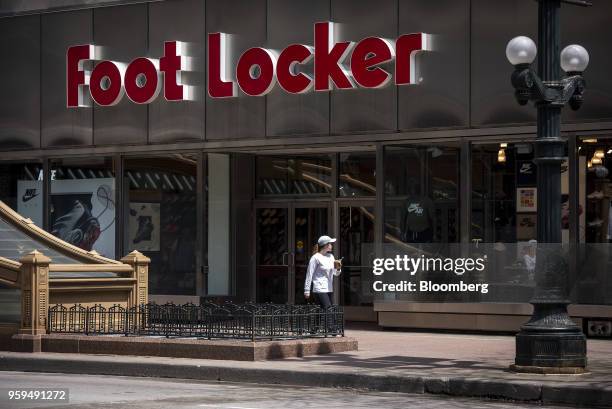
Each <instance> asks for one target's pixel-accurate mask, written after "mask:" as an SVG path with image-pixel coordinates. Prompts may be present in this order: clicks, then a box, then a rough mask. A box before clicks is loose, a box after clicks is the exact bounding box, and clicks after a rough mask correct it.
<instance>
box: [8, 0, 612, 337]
mask: <svg viewBox="0 0 612 409" xmlns="http://www.w3.org/2000/svg"><path fill="white" fill-rule="evenodd" d="M6 3H7V4H8V6H6V8H5V9H4V10H2V12H3V13H4V17H2V18H1V19H0V34H1V35H2V38H4V39H5V41H3V43H2V44H0V49H1V50H2V55H3V56H4V58H3V64H2V66H1V67H0V71H1V72H2V75H1V76H0V83H1V89H2V90H3V91H4V99H3V101H2V102H0V169H1V171H0V175H1V176H0V177H1V178H2V181H1V183H0V200H2V201H4V202H6V203H8V204H9V205H10V206H11V207H13V208H14V209H15V210H17V211H18V212H20V213H21V214H23V215H24V216H27V217H30V218H31V219H32V220H33V221H34V222H35V223H36V224H38V225H40V226H42V227H43V228H45V229H47V230H49V231H51V232H53V233H54V234H56V235H58V236H59V237H61V238H63V239H64V240H67V241H71V242H72V243H74V244H77V245H79V246H80V247H83V248H86V249H87V250H95V251H97V252H98V253H100V254H103V255H105V256H108V257H113V258H117V257H119V256H120V255H122V254H126V253H127V252H128V251H131V250H134V249H137V250H139V251H141V252H143V253H144V254H146V255H147V256H149V257H150V258H151V260H152V263H151V268H150V273H149V274H150V285H149V288H150V293H151V298H152V299H154V300H155V299H157V300H159V301H163V300H173V301H177V302H180V301H188V300H189V301H197V300H198V299H199V298H200V297H223V298H225V297H227V298H230V299H234V300H256V301H261V302H266V301H273V302H281V303H284V302H290V303H301V302H304V299H303V288H302V287H303V281H304V273H305V267H306V264H307V262H308V258H309V255H310V251H311V247H312V244H314V242H315V239H316V238H317V237H318V236H319V235H322V234H325V233H327V234H330V235H333V236H335V237H338V246H337V247H338V249H337V250H336V252H337V253H338V254H340V255H341V256H344V264H345V269H344V273H343V275H342V276H341V277H340V278H339V281H338V283H337V284H338V285H337V287H336V288H337V291H336V297H337V301H338V302H339V303H341V304H344V305H346V306H347V307H351V308H347V314H348V315H349V317H352V318H355V319H364V320H376V319H377V316H376V312H377V311H378V314H379V322H381V325H387V326H424V327H431V326H432V325H428V324H423V322H432V321H435V320H436V318H435V317H436V315H435V314H442V315H444V313H445V311H443V310H440V309H438V311H437V312H436V311H433V310H435V308H434V309H426V310H422V311H418V308H417V310H415V309H414V308H415V303H410V304H411V305H410V306H409V307H405V305H404V304H405V303H404V304H402V303H396V304H393V303H389V305H392V306H393V307H392V308H390V309H389V308H386V307H384V306H381V305H382V304H384V303H378V304H380V305H379V306H378V307H376V308H374V307H375V306H374V304H376V300H375V299H374V296H373V293H372V291H371V267H370V260H371V258H372V257H373V255H374V254H375V253H376V252H377V251H379V250H380V249H381V248H382V246H383V245H384V243H396V242H403V243H464V244H473V243H511V244H516V243H523V242H529V240H533V239H535V238H536V237H535V234H536V233H535V232H536V228H535V226H536V225H537V223H538V212H537V209H536V204H535V203H534V200H533V198H534V197H535V195H536V193H535V187H536V185H535V172H536V171H537V169H536V167H535V165H534V164H533V162H532V159H533V143H532V142H533V140H534V138H535V125H534V124H535V114H536V111H535V109H533V107H529V106H527V107H521V106H519V105H518V104H517V103H516V101H515V100H514V95H513V88H512V86H511V85H510V80H509V78H510V74H511V72H512V66H510V65H509V64H508V62H507V60H506V58H505V55H504V50H505V45H506V43H507V41H508V40H509V39H510V38H512V37H514V36H515V35H519V34H523V35H529V36H531V37H533V38H535V37H536V31H537V27H536V21H537V5H536V3H535V2H533V1H529V0H515V1H504V2H491V1H486V0H471V1H470V0H460V1H458V0H446V1H438V2H431V1H424V0H408V1H399V0H385V1H376V2H373V1H369V0H360V1H355V0H321V1H307V2H305V1H284V0H267V1H266V0H256V1H253V0H248V1H247V0H242V1H241V0H231V1H228V0H223V1H216V0H215V1H213V0H208V1H199V0H176V1H153V2H134V1H124V2H117V1H113V2H104V1H101V2H98V3H97V4H95V5H94V6H92V5H91V4H90V3H91V2H82V1H76V0H75V1H73V2H66V7H65V8H61V9H58V8H54V7H56V6H54V5H53V2H49V7H48V8H46V9H43V10H40V9H35V10H29V9H20V8H19V7H24V6H23V5H20V2H16V1H15V2H6ZM11 3H12V4H11ZM85 3H88V4H87V5H85ZM593 3H594V7H591V8H589V9H585V10H580V12H581V13H582V15H583V18H581V19H575V18H573V17H572V12H573V11H572V9H570V8H564V9H563V11H562V18H563V19H564V24H563V25H562V26H563V29H564V31H563V33H562V41H563V43H564V44H569V43H580V44H582V45H583V46H584V47H585V48H586V49H587V50H588V51H589V53H590V55H591V65H590V67H589V68H588V70H587V71H586V72H585V78H586V81H587V92H586V94H585V101H584V105H583V107H582V108H581V110H579V111H576V112H574V111H570V110H569V109H568V110H566V111H564V113H563V115H564V116H563V121H564V125H563V128H562V131H563V137H564V138H566V139H567V163H566V166H564V173H563V175H564V176H563V177H562V193H563V195H562V196H563V197H561V198H560V205H562V206H563V211H564V213H563V214H564V219H563V226H562V227H563V241H564V243H576V244H578V243H584V244H591V243H592V244H597V245H604V244H605V245H606V246H605V247H606V250H605V251H606V252H607V244H608V243H609V242H610V240H611V239H612V227H610V226H612V220H610V217H609V215H610V214H612V212H611V211H610V208H611V207H610V200H611V198H612V184H611V183H612V182H610V180H611V179H610V176H609V174H608V172H607V169H609V166H610V165H612V160H611V159H610V158H612V156H611V155H612V81H610V79H609V73H610V72H612V57H611V56H610V47H609V45H608V44H607V42H606V39H607V38H610V37H611V36H612V24H610V23H611V22H612V21H610V16H611V15H612V4H609V3H608V2H605V1H594V2H593ZM321 22H334V30H333V31H331V30H330V31H327V33H332V32H333V41H334V43H333V44H332V45H331V46H330V47H332V46H333V45H334V44H339V43H343V42H348V41H351V42H355V43H358V42H360V41H361V40H363V39H365V38H379V39H386V40H391V41H389V44H392V46H389V47H390V48H389V50H391V51H392V52H395V53H396V54H397V57H398V58H399V56H400V55H401V52H400V49H399V40H397V39H399V38H401V36H402V35H407V34H413V33H425V34H428V39H429V43H428V44H427V45H426V46H422V47H421V49H420V50H418V52H415V53H414V55H413V58H411V63H410V64H407V63H406V62H405V61H404V64H403V65H402V64H399V66H400V67H404V69H409V70H411V71H412V70H414V72H413V73H412V74H413V76H412V77H411V76H408V78H409V80H406V83H402V82H401V80H398V76H399V77H400V78H401V76H402V75H403V76H404V77H406V75H407V74H406V73H405V72H398V68H397V67H398V62H399V61H395V62H391V61H389V62H384V63H383V64H382V65H380V68H382V69H384V70H386V72H388V73H389V74H390V80H389V81H386V84H382V83H381V84H375V85H376V86H372V87H364V86H362V85H363V84H362V83H363V82H364V81H363V78H362V81H361V82H360V81H357V84H356V85H351V86H350V88H351V89H341V88H343V87H342V84H339V81H338V80H339V79H342V78H344V77H341V75H343V74H337V73H336V75H340V77H338V76H337V77H335V78H332V80H333V82H334V83H335V86H333V87H330V84H331V83H330V81H329V80H327V79H326V78H325V81H324V82H327V84H326V85H321V86H318V85H317V84H316V78H313V81H312V84H308V86H312V87H313V88H323V89H320V90H315V89H312V90H310V91H308V90H307V89H306V87H305V88H304V89H300V90H299V91H297V92H288V91H287V90H286V89H285V87H284V86H283V83H282V81H281V83H280V84H279V83H277V84H276V85H274V86H272V85H273V84H272V85H271V86H270V87H267V88H268V89H265V90H262V91H261V92H260V91H255V93H260V94H262V95H258V96H255V95H247V93H249V92H251V91H249V88H248V84H246V82H243V83H240V84H238V82H239V81H238V78H236V75H235V71H236V69H237V67H238V66H239V60H240V57H241V55H243V56H244V54H243V53H245V51H247V50H248V49H252V48H253V47H259V50H262V49H264V48H265V49H267V50H274V51H277V52H278V53H281V52H282V50H285V49H287V47H288V46H289V45H291V44H302V45H306V46H315V47H317V46H318V45H317V44H316V42H317V41H316V34H315V31H316V30H315V26H316V24H317V23H321ZM211 33H224V34H227V36H226V37H224V38H227V41H226V43H221V42H219V46H222V45H225V46H227V47H226V48H223V50H222V51H221V52H220V54H219V56H218V57H219V58H221V57H222V56H223V53H225V57H226V59H223V61H226V63H227V64H225V66H226V68H227V76H224V75H223V73H224V72H222V69H221V68H222V67H223V66H224V64H223V61H221V59H214V58H213V55H212V54H211V52H210V51H211V50H210V47H211V44H212V43H211V36H210V34H211ZM213 39H214V38H213ZM396 40H397V41H396ZM167 42H181V43H182V44H186V45H188V46H187V47H186V50H185V54H184V55H183V58H184V61H185V62H186V63H185V66H184V67H183V66H182V65H181V68H182V71H183V72H181V76H180V81H179V80H177V83H176V84H174V85H179V84H180V85H182V86H184V88H185V90H184V92H182V93H181V96H180V97H177V99H178V100H169V99H172V98H171V97H170V98H169V97H168V95H167V94H166V92H167V91H168V89H169V85H168V84H167V83H166V82H164V86H163V87H162V86H161V82H162V78H165V77H163V76H162V75H161V74H160V76H159V77H158V79H159V81H160V84H159V85H160V86H159V88H160V90H158V93H159V95H157V97H156V98H153V97H152V98H150V100H147V101H146V102H143V103H136V102H134V95H130V94H129V91H128V93H127V94H126V95H123V97H122V98H120V99H119V97H117V99H116V100H113V101H110V102H109V103H102V104H101V103H99V101H97V100H96V101H94V100H92V95H94V94H92V93H91V90H89V89H88V88H91V87H78V86H77V88H76V89H78V90H79V92H82V94H80V97H79V99H78V101H80V102H79V103H77V104H76V105H77V106H67V105H70V103H68V104H67V94H68V93H69V92H70V91H69V90H70V86H69V82H70V79H69V78H70V76H69V73H68V71H69V66H68V61H67V52H68V50H69V48H70V47H74V46H78V45H92V46H95V50H96V51H95V58H92V59H95V61H96V63H97V64H98V65H100V64H101V63H100V62H101V61H114V62H117V63H124V64H127V63H130V62H131V61H134V60H135V59H137V58H139V57H147V58H149V59H160V58H162V57H163V56H165V55H167V54H166V49H165V43H167ZM394 47H395V48H394ZM93 49H94V48H92V50H93ZM354 50H355V48H353V52H354ZM314 52H315V53H316V51H314ZM316 58H317V57H316V54H315V58H314V59H316ZM347 58H348V57H347ZM217 61H218V62H219V65H218V66H217V65H216V64H212V65H211V62H217ZM271 61H272V60H271ZM347 61H348V60H347ZM187 62H188V63H187ZM412 62H414V65H412ZM162 65H163V64H162ZM277 67H278V65H277ZM91 68H93V67H91ZM247 68H248V67H247ZM78 69H81V70H83V72H85V71H87V67H86V65H83V66H82V67H81V66H79V68H77V69H76V70H77V71H78ZM111 69H112V67H111ZM157 69H159V70H163V69H164V68H163V67H161V66H158V68H157ZM258 69H259V71H258V72H254V71H249V73H250V74H249V76H250V78H251V80H255V79H257V78H259V77H260V76H261V75H266V71H265V69H264V68H262V67H259V68H258ZM292 69H295V68H292ZM292 69H289V74H290V75H293V76H297V75H298V74H299V73H302V74H306V75H308V76H311V77H317V75H319V74H317V68H315V67H314V66H313V61H312V59H311V60H308V59H305V60H304V64H300V68H298V69H297V71H291V70H292ZM211 70H212V71H214V72H211ZM332 71H333V70H332ZM370 72H371V70H370ZM217 74H218V75H217ZM279 75H280V74H279ZM102 77H104V76H102ZM353 77H356V75H353ZM84 78H85V76H84V77H83V81H85V79H84ZM122 78H124V79H125V78H128V76H127V74H126V76H125V77H122ZM177 78H178V77H177ZM346 78H349V77H348V74H347V77H346ZM102 79H104V78H102ZM353 79H354V78H353ZM149 80H150V79H149ZM247 80H248V78H247ZM231 82H234V83H236V84H235V85H237V86H235V87H234V88H232V85H231V84H230V83H231ZM213 83H215V84H217V85H218V86H219V88H212V87H211V85H212V84H213ZM223 83H225V84H230V85H226V86H224V85H223ZM99 84H100V85H99V87H100V89H99V90H98V91H100V93H101V94H104V93H105V92H106V91H108V89H107V88H108V84H106V85H104V83H103V81H102V80H101V81H100V83H99ZM111 84H112V80H111ZM145 84H146V83H145ZM321 84H323V83H321ZM255 85H257V84H255ZM326 86H327V87H328V88H332V89H331V90H326V89H324V88H325V87H326ZM126 88H127V86H126ZM141 88H142V87H141ZM264 88H265V87H264ZM344 88H348V87H344ZM187 89H189V91H187ZM224 89H225V91H227V92H230V93H232V92H235V94H232V95H235V96H229V97H228V95H224V96H226V97H223V98H220V97H218V95H217V96H215V93H216V92H221V93H222V92H225V91H223V90H224ZM232 89H235V90H234V91H232ZM228 90H229V91H228ZM264 94H265V95H264ZM211 95H213V96H211ZM81 102H82V104H81ZM141 102H142V101H141ZM78 105H83V106H78ZM594 159H599V161H597V160H595V161H594ZM604 169H606V170H605V171H604ZM415 198H418V199H419V200H418V202H420V203H421V206H422V207H424V208H425V212H427V214H429V217H427V218H426V219H425V220H412V219H411V217H410V214H409V213H410V212H409V210H408V209H410V206H411V201H414V199H415ZM423 203H424V205H423ZM371 249H374V250H371ZM377 249H378V250H377ZM604 261H605V262H603V261H602V263H600V264H599V265H598V267H597V269H599V270H601V271H599V270H597V269H596V270H597V271H595V272H594V273H593V274H595V275H596V277H597V278H596V279H595V281H593V280H592V281H593V282H594V283H597V284H595V285H591V287H588V286H586V287H584V288H583V289H582V290H581V292H580V291H579V294H577V295H576V297H577V300H578V302H579V303H580V304H592V305H595V306H597V309H596V310H590V312H585V313H584V314H583V315H584V316H585V317H602V316H605V317H610V316H612V312H611V311H608V307H605V305H606V304H610V303H612V297H611V293H612V279H611V278H608V274H607V273H608V272H609V271H612V269H610V268H609V267H608V266H609V264H607V259H606V260H604ZM499 274H502V273H501V272H500V273H499ZM506 278H507V277H506ZM587 281H588V280H587ZM516 301H517V304H518V303H519V302H521V303H522V302H525V301H527V300H522V299H517V300H516ZM506 303H508V302H506ZM398 305H400V306H399V307H398ZM401 305H404V306H401ZM488 305H491V304H488ZM521 305H522V304H521ZM479 308H481V309H480V310H479V311H477V312H476V313H477V314H481V315H487V309H495V308H496V307H495V306H494V307H488V306H486V305H485V306H483V307H479ZM520 308H523V307H522V306H521V307H520ZM520 308H519V309H520ZM468 310H469V309H467V310H466V311H468ZM387 313H388V314H387ZM399 313H401V314H402V315H398V314H399ZM446 313H447V315H448V314H449V312H448V311H446ZM468 313H469V311H468V312H466V314H468ZM473 313H474V311H472V314H473ZM381 314H382V315H381ZM385 314H387V315H385ZM393 314H394V315H393ZM410 314H417V315H418V314H421V315H418V316H417V315H412V316H411V315H410ZM423 314H424V315H423ZM521 314H522V313H521ZM524 314H528V313H524ZM500 315H508V314H506V313H504V312H502V313H500ZM519 315H520V314H519ZM381 316H382V317H383V318H380V317H381ZM439 316H440V315H439ZM385 317H386V318H385ZM413 318H414V321H410V320H411V319H413ZM449 319H451V318H449V317H446V318H444V319H441V320H439V322H440V325H439V327H442V328H444V327H445V325H446V324H443V322H444V320H449ZM518 319H519V320H520V319H522V318H518ZM385 320H386V321H385ZM402 323H404V324H405V325H404V324H402ZM514 326H515V321H512V323H511V324H507V325H506V324H499V325H498V324H495V323H493V324H490V325H488V326H483V327H482V328H480V327H478V326H474V328H475V329H501V330H507V329H510V328H514ZM446 327H448V328H453V326H452V325H451V324H448V325H447V326H446ZM468 327H469V326H467V325H466V328H465V329H473V328H472V327H469V328H468Z"/></svg>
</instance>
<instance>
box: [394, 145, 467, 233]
mask: <svg viewBox="0 0 612 409" xmlns="http://www.w3.org/2000/svg"><path fill="white" fill-rule="evenodd" d="M384 158H385V159H384V160H385V241H386V242H412V243H429V242H436V243H450V242H456V241H458V239H459V234H458V233H459V210H458V209H459V203H458V196H459V195H458V179H459V150H458V148H454V147H447V146H427V147H426V146H423V147H420V146H419V147H387V148H385V154H384Z"/></svg>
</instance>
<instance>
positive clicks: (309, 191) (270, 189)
mask: <svg viewBox="0 0 612 409" xmlns="http://www.w3.org/2000/svg"><path fill="white" fill-rule="evenodd" d="M245 176H247V175H245ZM256 177H257V194H258V195H260V196H279V195H294V196H321V195H329V194H330V192H331V187H332V161H331V156H328V155H321V156H291V157H289V156H258V157H257V158H256Z"/></svg>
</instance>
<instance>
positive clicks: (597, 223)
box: [587, 219, 603, 227]
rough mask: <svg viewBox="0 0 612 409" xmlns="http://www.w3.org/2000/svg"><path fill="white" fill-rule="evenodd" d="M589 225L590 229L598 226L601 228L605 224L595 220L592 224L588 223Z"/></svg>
mask: <svg viewBox="0 0 612 409" xmlns="http://www.w3.org/2000/svg"><path fill="white" fill-rule="evenodd" d="M587 224H588V226H589V227H598V226H601V225H602V224H603V220H601V219H595V220H593V221H592V222H588V223H587Z"/></svg>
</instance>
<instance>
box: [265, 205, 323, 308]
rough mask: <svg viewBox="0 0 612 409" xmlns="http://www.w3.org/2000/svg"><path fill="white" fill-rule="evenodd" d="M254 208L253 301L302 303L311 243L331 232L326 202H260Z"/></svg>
mask: <svg viewBox="0 0 612 409" xmlns="http://www.w3.org/2000/svg"><path fill="white" fill-rule="evenodd" d="M255 207H256V208H255V218H256V220H255V223H256V235H255V237H256V249H255V255H256V261H255V263H256V265H255V277H256V299H257V302H274V303H292V304H293V303H298V304H303V303H304V301H305V300H304V279H305V275H306V268H307V267H308V261H309V260H310V256H311V254H312V246H313V244H314V243H316V240H317V238H318V237H319V236H321V235H323V234H330V233H329V232H330V231H331V225H330V220H331V210H330V209H331V208H330V202H329V201H321V202H309V203H296V202H292V203H271V202H270V203H266V202H263V203H257V204H256V206H255Z"/></svg>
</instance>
